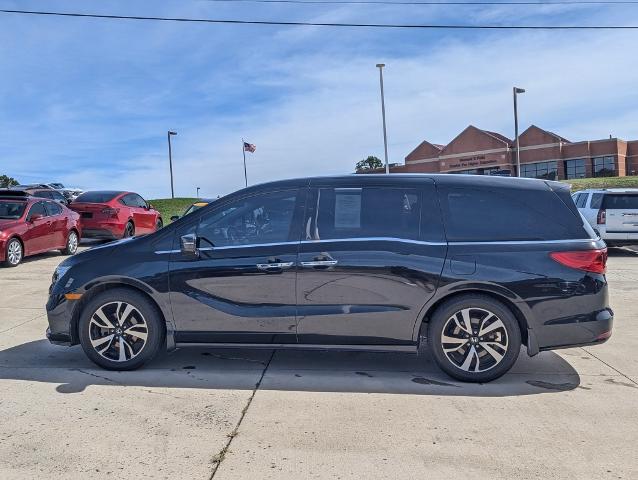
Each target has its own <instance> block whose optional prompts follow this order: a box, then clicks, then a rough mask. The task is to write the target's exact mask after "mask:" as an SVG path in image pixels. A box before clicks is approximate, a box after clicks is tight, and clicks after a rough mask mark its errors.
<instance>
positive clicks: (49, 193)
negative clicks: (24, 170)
mask: <svg viewBox="0 0 638 480" xmlns="http://www.w3.org/2000/svg"><path fill="white" fill-rule="evenodd" d="M11 189H12V190H25V191H31V192H38V194H39V195H37V196H39V197H44V198H51V199H53V200H55V201H58V202H60V203H65V202H64V201H63V200H65V201H66V203H68V202H72V201H73V200H75V199H76V198H77V197H78V195H80V194H81V193H82V191H83V190H82V189H80V188H69V187H65V186H64V185H63V184H62V183H59V182H54V183H32V184H28V185H15V186H13V187H11Z"/></svg>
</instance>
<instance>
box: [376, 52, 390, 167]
mask: <svg viewBox="0 0 638 480" xmlns="http://www.w3.org/2000/svg"><path fill="white" fill-rule="evenodd" d="M377 67H378V68H379V85H381V116H382V117H383V149H384V152H385V173H390V166H389V164H388V135H387V133H386V129H385V98H384V95H383V67H385V63H377Z"/></svg>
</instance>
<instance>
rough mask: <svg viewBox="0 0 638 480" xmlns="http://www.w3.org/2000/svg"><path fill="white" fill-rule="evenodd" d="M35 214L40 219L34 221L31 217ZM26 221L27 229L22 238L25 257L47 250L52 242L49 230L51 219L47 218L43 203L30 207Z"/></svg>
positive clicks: (51, 232) (51, 234)
mask: <svg viewBox="0 0 638 480" xmlns="http://www.w3.org/2000/svg"><path fill="white" fill-rule="evenodd" d="M36 214H37V215H42V217H40V218H38V219H34V218H33V217H34V215H36ZM26 220H27V226H28V229H27V231H26V232H25V233H24V235H23V237H22V240H23V241H24V250H25V255H31V254H34V253H39V252H43V251H45V250H48V249H49V245H50V244H51V242H52V238H53V231H52V229H51V218H50V217H49V216H48V213H47V210H46V208H45V206H44V202H38V203H34V204H33V205H31V209H30V210H29V213H28V214H27V217H26Z"/></svg>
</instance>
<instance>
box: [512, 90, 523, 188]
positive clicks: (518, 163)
mask: <svg viewBox="0 0 638 480" xmlns="http://www.w3.org/2000/svg"><path fill="white" fill-rule="evenodd" d="M512 91H513V93H514V136H515V137H516V176H517V177H520V176H521V146H520V145H519V142H518V106H517V101H516V98H517V95H518V94H519V93H525V89H524V88H518V87H514V88H513V89H512Z"/></svg>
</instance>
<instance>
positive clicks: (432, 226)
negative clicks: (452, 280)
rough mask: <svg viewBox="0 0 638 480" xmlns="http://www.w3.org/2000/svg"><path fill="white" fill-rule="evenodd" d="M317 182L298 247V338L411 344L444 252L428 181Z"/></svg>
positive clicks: (321, 341)
mask: <svg viewBox="0 0 638 480" xmlns="http://www.w3.org/2000/svg"><path fill="white" fill-rule="evenodd" d="M375 182H376V183H375V184H371V182H370V181H369V179H367V180H366V181H365V183H364V182H363V181H362V183H360V184H357V183H356V182H353V181H352V180H349V181H348V182H345V183H343V184H341V185H338V186H334V185H328V184H326V185H321V184H317V185H316V187H315V188H312V189H311V193H310V195H309V200H308V205H309V208H308V215H307V219H306V223H305V225H306V229H305V232H304V238H305V240H303V241H302V242H301V246H300V251H299V265H300V270H299V274H298V277H297V278H298V284H297V318H298V326H297V335H298V339H299V342H300V343H305V344H341V345H356V344H358V345H410V344H413V343H414V341H415V337H416V335H418V324H420V322H419V313H420V311H421V309H422V307H423V306H424V304H425V303H426V302H427V300H428V299H429V298H430V297H431V296H432V295H433V294H434V292H435V290H436V287H437V283H438V280H439V277H440V275H441V271H442V269H443V264H444V261H445V254H446V249H447V246H446V243H445V241H444V236H443V231H442V227H441V218H440V211H439V207H438V201H437V199H436V194H435V188H434V183H433V182H432V181H431V180H423V179H418V181H414V182H412V181H407V184H406V183H404V182H406V180H404V179H403V180H402V183H401V184H396V183H393V182H392V183H391V182H390V181H385V182H384V181H383V180H375Z"/></svg>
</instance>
